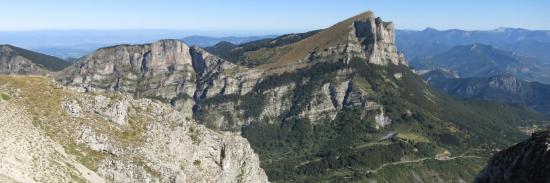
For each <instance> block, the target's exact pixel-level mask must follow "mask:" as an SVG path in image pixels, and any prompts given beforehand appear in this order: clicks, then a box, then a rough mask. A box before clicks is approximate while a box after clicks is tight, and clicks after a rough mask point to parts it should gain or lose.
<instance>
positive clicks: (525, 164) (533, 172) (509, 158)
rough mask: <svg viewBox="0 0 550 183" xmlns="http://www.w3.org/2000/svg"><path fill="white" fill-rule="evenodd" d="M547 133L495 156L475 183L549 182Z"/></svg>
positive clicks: (535, 134) (544, 132)
mask: <svg viewBox="0 0 550 183" xmlns="http://www.w3.org/2000/svg"><path fill="white" fill-rule="evenodd" d="M548 172H550V131H548V130H547V131H543V132H536V133H534V134H533V135H532V136H531V138H529V139H528V140H526V141H524V142H521V143H518V144H516V145H514V146H512V147H510V148H508V149H505V150H503V151H501V152H499V153H497V154H495V155H494V156H493V157H492V158H491V160H490V161H489V163H488V164H487V166H486V167H485V168H484V169H483V170H482V171H481V173H480V174H479V175H478V177H477V178H476V181H475V182H478V183H486V182H495V183H496V182H549V181H550V174H548Z"/></svg>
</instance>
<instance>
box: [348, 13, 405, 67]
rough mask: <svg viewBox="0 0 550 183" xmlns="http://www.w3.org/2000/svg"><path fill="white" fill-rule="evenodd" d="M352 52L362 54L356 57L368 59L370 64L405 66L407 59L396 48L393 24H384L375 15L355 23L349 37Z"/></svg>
mask: <svg viewBox="0 0 550 183" xmlns="http://www.w3.org/2000/svg"><path fill="white" fill-rule="evenodd" d="M348 37H349V39H350V43H349V44H348V47H349V48H351V49H350V50H352V51H355V52H359V53H362V54H358V55H354V56H359V57H362V58H368V60H369V63H372V64H377V65H387V64H390V63H391V64H394V65H398V64H404V65H407V62H406V61H405V57H404V55H403V54H402V53H399V52H398V51H397V47H396V46H395V28H394V25H393V23H392V22H384V21H382V19H381V18H380V17H377V18H374V16H373V15H371V16H366V18H363V19H358V20H356V21H354V22H353V29H352V31H350V35H349V36H348Z"/></svg>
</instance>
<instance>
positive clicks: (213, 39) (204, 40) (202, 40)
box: [182, 35, 277, 47]
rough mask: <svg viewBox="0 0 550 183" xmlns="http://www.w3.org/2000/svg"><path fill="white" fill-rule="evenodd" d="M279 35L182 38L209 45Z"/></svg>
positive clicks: (190, 41)
mask: <svg viewBox="0 0 550 183" xmlns="http://www.w3.org/2000/svg"><path fill="white" fill-rule="evenodd" d="M274 37H277V36H276V35H265V36H243V37H238V36H229V37H208V36H189V37H185V38H183V39H182V41H183V42H185V43H187V44H188V45H191V46H200V47H209V46H213V45H215V44H218V43H219V42H229V43H232V44H242V43H246V42H250V41H256V40H260V39H269V38H274Z"/></svg>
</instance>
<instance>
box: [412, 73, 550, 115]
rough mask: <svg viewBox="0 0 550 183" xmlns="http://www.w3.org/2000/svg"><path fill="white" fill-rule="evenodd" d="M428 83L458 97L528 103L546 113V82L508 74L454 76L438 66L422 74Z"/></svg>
mask: <svg viewBox="0 0 550 183" xmlns="http://www.w3.org/2000/svg"><path fill="white" fill-rule="evenodd" d="M422 78H423V79H424V80H425V81H427V82H428V83H429V84H430V85H431V86H432V87H435V88H438V89H440V90H442V91H444V92H445V93H447V94H450V95H453V96H457V97H459V98H469V99H481V100H492V101H498V102H504V103H514V104H520V105H525V106H529V107H532V108H533V109H535V110H537V111H539V112H542V113H545V114H550V85H546V84H541V83H538V82H527V81H523V80H521V79H518V78H516V77H514V76H513V75H511V74H500V75H496V76H492V77H487V78H456V77H454V76H453V74H451V73H449V72H445V71H442V70H434V71H431V72H428V73H426V74H423V75H422Z"/></svg>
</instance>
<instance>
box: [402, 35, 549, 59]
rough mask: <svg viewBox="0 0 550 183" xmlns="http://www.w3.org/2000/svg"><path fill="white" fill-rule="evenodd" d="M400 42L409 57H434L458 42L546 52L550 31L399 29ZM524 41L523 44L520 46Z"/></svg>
mask: <svg viewBox="0 0 550 183" xmlns="http://www.w3.org/2000/svg"><path fill="white" fill-rule="evenodd" d="M396 42H397V47H398V49H399V50H401V51H403V52H404V53H405V56H406V57H407V58H408V59H413V58H415V57H424V56H433V55H435V54H438V53H441V52H444V51H446V50H448V49H450V48H452V47H454V46H457V45H468V44H476V43H481V44H488V45H492V46H495V47H497V48H506V49H510V50H513V51H518V52H520V53H521V54H526V55H537V56H540V55H541V54H542V55H545V56H546V57H547V58H550V57H549V54H550V52H548V51H545V50H540V49H538V47H539V46H540V45H541V44H542V45H544V44H545V43H550V31H547V30H527V29H519V28H500V29H495V30H488V31H464V30H459V29H451V30H436V29H432V28H428V29H424V30H422V31H413V30H397V31H396ZM517 44H520V45H517Z"/></svg>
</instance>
